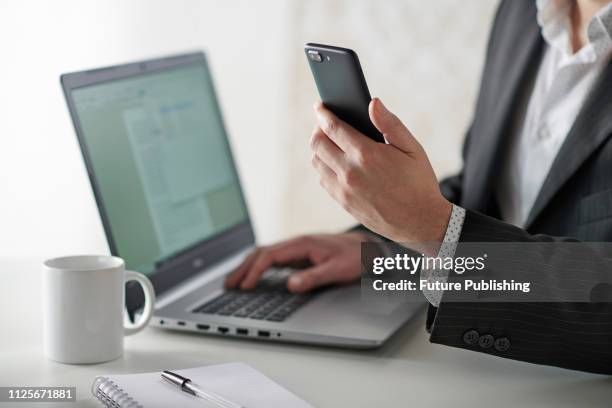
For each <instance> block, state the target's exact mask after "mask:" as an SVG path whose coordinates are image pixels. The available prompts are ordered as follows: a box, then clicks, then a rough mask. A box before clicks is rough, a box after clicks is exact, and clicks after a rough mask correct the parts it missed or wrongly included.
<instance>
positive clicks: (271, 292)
mask: <svg viewBox="0 0 612 408" xmlns="http://www.w3.org/2000/svg"><path fill="white" fill-rule="evenodd" d="M288 274H289V273H288V271H286V270H284V271H274V273H272V274H268V277H267V279H266V278H264V279H263V280H262V281H261V282H260V283H259V285H258V288H256V289H255V290H252V291H240V290H228V291H225V292H223V293H222V294H220V295H219V296H217V297H215V298H214V299H212V300H210V301H208V302H206V303H204V304H203V305H201V306H198V307H197V308H196V309H195V310H194V311H193V312H194V313H206V314H215V315H220V316H233V317H243V318H248V319H256V320H268V321H272V322H282V321H284V320H286V319H287V318H288V317H289V316H291V314H293V313H294V312H295V311H296V310H297V309H299V308H300V307H301V306H302V305H304V304H305V303H306V302H308V301H309V300H310V299H311V298H312V296H313V294H310V293H306V294H293V293H289V292H288V291H287V290H286V289H285V288H286V285H285V284H286V277H287V275H288Z"/></svg>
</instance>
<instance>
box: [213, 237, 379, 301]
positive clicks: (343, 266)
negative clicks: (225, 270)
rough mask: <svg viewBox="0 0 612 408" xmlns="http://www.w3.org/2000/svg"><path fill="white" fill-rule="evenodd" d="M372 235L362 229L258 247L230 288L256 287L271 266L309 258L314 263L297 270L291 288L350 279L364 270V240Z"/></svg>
mask: <svg viewBox="0 0 612 408" xmlns="http://www.w3.org/2000/svg"><path fill="white" fill-rule="evenodd" d="M368 240H369V237H368V236H367V235H366V234H364V233H361V232H350V233H346V234H336V235H330V234H321V235H306V236H302V237H298V238H293V239H290V240H288V241H284V242H280V243H278V244H275V245H270V246H265V247H261V248H258V249H256V250H255V251H254V252H253V253H251V254H250V255H249V256H248V257H247V258H246V259H245V261H244V262H243V263H242V265H240V266H239V267H238V268H237V269H236V270H235V271H234V272H233V273H231V274H230V275H229V276H228V278H227V280H226V282H225V286H226V288H228V289H234V288H240V289H245V290H250V289H254V288H255V287H256V285H257V282H258V281H259V279H260V278H261V276H262V275H263V274H264V272H266V271H267V270H268V269H269V268H271V267H273V266H277V265H288V264H293V263H296V262H304V261H306V262H307V263H308V264H309V265H310V266H308V267H307V268H305V269H302V270H300V271H298V272H295V273H293V274H292V275H291V276H290V277H289V279H288V280H287V289H288V290H289V291H290V292H293V293H302V292H306V291H309V290H311V289H314V288H317V287H320V286H324V285H328V284H331V283H340V282H350V281H353V280H356V279H358V278H359V276H360V273H361V265H360V262H361V245H360V244H361V242H363V241H368Z"/></svg>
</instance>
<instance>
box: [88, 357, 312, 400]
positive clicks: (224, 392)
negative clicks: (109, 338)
mask: <svg viewBox="0 0 612 408" xmlns="http://www.w3.org/2000/svg"><path fill="white" fill-rule="evenodd" d="M172 371H173V372H176V373H178V374H180V375H182V376H184V377H187V378H190V379H191V380H192V381H193V383H195V384H197V385H199V386H200V387H201V388H203V389H205V390H208V391H212V392H214V393H216V394H218V395H221V396H222V397H225V398H226V399H228V400H230V401H232V402H235V403H237V404H240V405H242V406H244V407H246V408H264V407H265V408H276V407H279V408H280V407H283V408H287V407H295V408H307V407H309V408H312V407H311V405H309V404H308V403H306V402H305V401H304V400H302V399H300V398H298V397H297V396H295V395H294V394H292V393H291V392H289V391H287V390H286V389H285V388H283V387H281V386H280V385H278V384H277V383H275V382H274V381H272V380H270V379H269V378H268V377H266V376H265V375H263V374H262V373H260V372H259V371H257V370H255V369H254V368H252V367H250V366H248V365H246V364H243V363H230V364H221V365H214V366H207V367H198V368H188V369H185V370H172ZM91 392H92V394H93V395H94V396H95V397H96V398H98V400H99V401H100V402H101V403H102V404H103V405H105V406H106V407H113V408H115V407H117V408H141V407H142V408H158V407H159V408H162V407H163V408H167V407H182V408H191V407H193V408H196V407H197V408H203V407H215V405H213V404H210V403H209V402H207V401H206V400H203V399H201V398H198V397H195V396H193V395H190V394H188V393H186V392H183V391H181V390H179V389H178V388H177V387H174V386H172V385H171V384H169V383H168V382H166V381H164V380H162V378H161V373H160V372H153V373H142V374H124V375H108V376H100V377H96V379H95V380H94V382H93V384H92V386H91Z"/></svg>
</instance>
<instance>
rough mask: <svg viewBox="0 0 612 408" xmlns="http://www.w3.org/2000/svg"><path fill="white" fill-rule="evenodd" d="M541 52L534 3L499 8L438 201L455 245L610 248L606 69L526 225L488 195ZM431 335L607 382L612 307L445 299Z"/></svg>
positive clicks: (611, 84)
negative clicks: (453, 166)
mask: <svg viewBox="0 0 612 408" xmlns="http://www.w3.org/2000/svg"><path fill="white" fill-rule="evenodd" d="M543 50H544V40H543V38H542V36H541V33H540V27H539V26H538V24H537V21H536V6H535V0H504V1H502V3H501V6H500V8H499V10H498V12H497V15H496V18H495V22H494V25H493V28H492V32H491V36H490V39H489V44H488V48H487V58H486V61H485V67H484V71H483V76H482V81H481V86H480V92H479V95H478V102H477V105H476V111H475V115H474V118H473V121H472V124H471V126H470V129H469V131H468V134H467V136H466V140H465V144H464V148H463V159H464V167H463V170H462V171H461V173H459V174H458V175H456V176H454V177H450V178H448V179H446V180H443V181H442V182H441V183H440V188H441V190H442V193H443V194H444V196H445V197H446V198H447V199H448V200H450V201H451V202H453V203H456V204H457V205H460V206H462V207H463V208H465V209H466V210H467V214H466V218H465V223H464V225H463V230H462V233H461V237H460V242H527V243H530V242H531V243H534V244H537V243H542V242H563V241H582V242H612V137H611V136H612V62H610V63H609V64H608V65H607V67H606V68H605V70H604V72H603V73H602V75H601V77H600V78H599V80H598V82H597V84H596V85H595V87H594V88H593V90H592V91H591V93H590V95H589V96H588V97H587V99H586V101H585V103H584V106H583V107H582V109H581V111H580V113H579V115H578V117H577V118H576V121H575V122H574V124H573V126H572V128H571V130H570V132H569V134H568V135H567V138H566V140H565V142H564V144H563V145H562V147H561V149H560V151H559V153H558V155H557V157H556V158H555V160H554V162H553V165H552V168H551V170H550V173H549V174H548V176H547V178H546V179H545V181H544V184H543V186H542V188H541V191H540V193H539V196H538V197H537V199H536V202H535V204H534V207H533V208H532V210H531V213H530V215H529V217H528V220H527V223H526V227H525V228H524V229H521V228H517V227H515V226H512V225H510V224H507V223H504V222H502V221H500V220H499V214H500V212H499V206H498V204H497V202H496V199H495V194H494V188H495V183H496V180H498V179H499V172H500V170H501V169H500V163H501V162H502V161H503V159H504V158H505V153H506V152H507V150H508V142H509V140H510V138H511V137H512V134H511V129H512V124H513V122H514V120H515V118H516V116H517V110H518V108H519V106H520V104H521V103H524V100H525V98H524V97H525V95H527V94H526V92H528V91H530V87H531V83H532V80H533V78H534V75H535V73H536V72H537V68H538V67H539V63H540V60H541V57H542V54H543ZM359 228H361V229H365V228H364V227H363V226H361V227H359ZM578 245H580V244H578ZM533 247H534V248H537V247H538V245H533ZM534 269H537V268H534ZM602 272H603V273H607V272H606V271H598V273H602ZM609 273H610V274H612V271H609ZM553 290H554V289H553ZM608 299H609V298H608ZM427 330H428V331H429V332H430V333H431V337H430V340H431V342H433V343H440V344H445V345H448V346H454V347H459V348H464V349H469V350H473V351H478V352H483V353H488V354H493V355H497V356H499V357H505V358H510V359H515V360H522V361H527V362H531V363H536V364H547V365H554V366H559V367H564V368H570V369H575V370H583V371H590V372H596V373H603V374H612V303H501V302H499V303H483V302H477V303H465V302H464V303H450V302H444V300H443V301H442V303H441V304H440V306H439V307H438V308H437V309H436V308H434V307H432V306H430V307H429V311H428V317H427Z"/></svg>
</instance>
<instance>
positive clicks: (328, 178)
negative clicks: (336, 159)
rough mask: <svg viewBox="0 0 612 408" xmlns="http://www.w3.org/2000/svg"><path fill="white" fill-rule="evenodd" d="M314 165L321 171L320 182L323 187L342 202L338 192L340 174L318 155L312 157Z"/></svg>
mask: <svg viewBox="0 0 612 408" xmlns="http://www.w3.org/2000/svg"><path fill="white" fill-rule="evenodd" d="M312 165H313V166H314V167H315V169H316V170H317V172H318V173H319V184H321V187H323V189H324V190H325V191H327V193H328V194H329V195H330V197H331V198H333V199H334V200H336V201H337V202H338V203H340V199H339V197H338V194H337V193H336V191H337V189H338V176H337V175H336V173H334V171H333V170H332V169H330V168H329V167H327V165H326V164H325V163H323V162H322V161H321V160H319V158H318V157H317V156H316V155H315V156H313V158H312Z"/></svg>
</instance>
